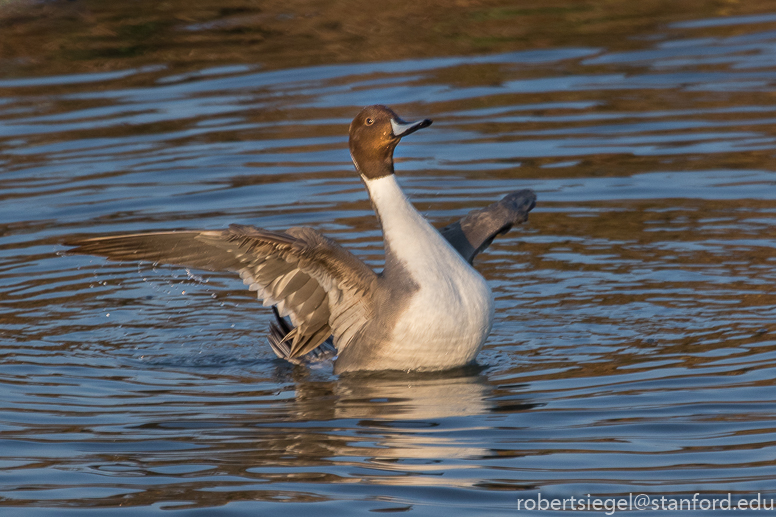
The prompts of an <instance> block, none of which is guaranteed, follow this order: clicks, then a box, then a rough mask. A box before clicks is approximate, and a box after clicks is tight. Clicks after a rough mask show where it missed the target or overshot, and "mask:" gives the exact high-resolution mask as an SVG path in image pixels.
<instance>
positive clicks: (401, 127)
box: [391, 118, 431, 138]
mask: <svg viewBox="0 0 776 517" xmlns="http://www.w3.org/2000/svg"><path fill="white" fill-rule="evenodd" d="M430 125H431V121H430V120H429V119H423V120H418V121H417V122H404V121H403V120H401V119H393V118H392V119H391V128H392V129H393V136H395V137H396V138H402V137H405V136H407V135H409V134H410V133H414V132H415V131H417V130H418V129H423V128H424V127H428V126H430Z"/></svg>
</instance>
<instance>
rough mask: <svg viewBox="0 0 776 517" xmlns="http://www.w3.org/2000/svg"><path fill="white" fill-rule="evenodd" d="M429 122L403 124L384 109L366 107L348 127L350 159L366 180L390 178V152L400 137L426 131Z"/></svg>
mask: <svg viewBox="0 0 776 517" xmlns="http://www.w3.org/2000/svg"><path fill="white" fill-rule="evenodd" d="M430 125H431V121H430V120H428V119H424V120H419V121H417V122H404V121H403V120H402V119H400V118H399V116H398V115H397V114H396V113H394V112H393V111H392V110H391V109H390V108H388V107H386V106H380V105H376V106H367V107H366V108H364V109H362V110H361V112H360V113H359V114H358V115H356V118H354V119H353V122H351V123H350V156H351V157H352V158H353V163H354V164H355V165H356V170H357V171H358V172H359V173H361V175H362V176H364V177H365V178H367V179H376V178H382V177H383V176H388V175H389V174H393V150H394V149H395V148H396V144H398V143H399V140H401V138H402V137H405V136H407V135H409V134H410V133H414V132H415V131H417V130H418V129H421V128H424V127H428V126H430Z"/></svg>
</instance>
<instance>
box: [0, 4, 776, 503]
mask: <svg viewBox="0 0 776 517" xmlns="http://www.w3.org/2000/svg"><path fill="white" fill-rule="evenodd" d="M699 12H700V11H699ZM502 14H503V13H502ZM703 14H705V11H703ZM544 15H545V14H542V16H544ZM512 16H517V14H514V13H513V14H512ZM30 23H32V22H30ZM36 23H37V22H36ZM192 23H193V22H192ZM278 23H279V22H278ZM634 25H636V26H638V28H639V30H642V31H646V32H643V33H639V34H638V37H634V38H632V39H629V40H628V41H627V44H624V43H623V42H622V41H614V40H612V42H611V44H610V45H606V44H602V43H601V42H598V44H596V45H591V44H590V43H591V39H590V38H585V37H583V36H581V35H579V34H578V35H577V36H578V37H577V38H576V39H575V37H574V34H571V36H569V37H567V38H566V39H567V40H568V41H566V40H561V39H558V40H553V42H552V44H551V45H547V48H534V47H531V46H528V45H522V44H521V43H520V41H518V40H515V43H514V44H513V45H512V47H513V48H511V49H501V48H497V49H494V50H499V51H493V52H481V53H468V52H466V53H464V52H462V53H461V54H459V55H450V54H449V53H442V52H440V53H439V54H438V55H436V56H429V55H426V54H422V53H416V54H415V55H414V57H410V56H409V55H411V54H412V52H411V50H407V51H406V52H407V53H408V57H403V58H397V59H393V60H387V59H376V60H373V61H369V60H366V59H358V60H357V61H358V62H350V63H348V62H340V61H339V60H336V59H331V60H330V62H328V63H326V62H325V61H326V60H325V56H323V58H322V57H321V56H319V55H316V56H315V58H314V59H313V58H312V57H311V58H310V61H311V64H310V65H309V66H293V67H289V66H286V67H283V66H279V65H277V63H275V65H274V66H262V65H260V64H258V63H257V64H251V63H245V62H241V61H239V60H236V59H235V60H231V61H228V60H227V61H224V62H223V63H220V64H215V63H211V64H210V65H208V66H201V67H199V68H197V67H196V66H194V67H193V68H191V69H188V70H185V71H180V70H177V69H175V67H170V66H168V65H167V64H166V63H164V62H163V61H161V60H158V61H157V62H156V63H151V64H149V63H142V64H138V66H129V67H126V68H123V69H113V70H104V71H80V72H74V73H50V74H48V75H44V76H40V75H34V74H29V75H26V76H24V75H20V74H19V73H14V74H8V75H7V76H4V77H3V78H0V92H1V93H2V95H1V97H0V236H2V238H1V239H0V393H2V394H1V395H0V467H2V468H0V506H2V507H3V509H2V514H3V515H9V516H15V515H35V516H48V515H90V514H95V515H110V514H112V513H119V512H120V513H122V514H123V515H153V514H157V513H159V514H161V513H162V512H161V511H162V510H167V511H170V510H174V511H176V512H182V513H184V514H186V515H188V514H191V515H256V514H257V512H259V513H262V512H266V513H269V512H288V513H289V514H301V513H305V514H307V513H309V512H311V511H313V512H315V514H316V515H327V514H331V515H350V514H354V515H361V514H362V513H363V512H364V511H367V510H368V511H375V512H383V511H391V512H394V511H402V512H409V513H416V514H418V515H424V516H425V515H445V516H449V515H515V514H516V513H517V509H516V501H517V499H518V498H530V497H534V498H535V497H536V495H537V493H539V492H541V494H542V495H543V496H544V497H568V496H571V495H574V496H581V495H586V494H593V495H596V496H601V497H607V496H609V497H627V496H628V494H629V493H633V494H637V493H645V494H650V495H654V496H657V497H659V496H671V497H674V496H675V497H685V496H687V495H688V494H689V495H692V494H693V493H696V492H699V493H701V494H704V495H706V496H708V497H712V496H714V497H716V496H726V495H727V494H728V493H732V494H733V497H734V498H751V497H755V496H756V495H757V493H761V494H762V495H763V496H764V497H765V496H768V497H771V496H776V493H774V486H773V479H774V477H776V432H775V431H774V429H776V403H775V402H774V397H773V393H774V381H773V379H774V377H776V340H774V337H773V334H774V332H776V325H774V320H775V318H776V308H775V307H776V293H775V291H774V283H775V282H776V273H775V272H774V271H776V253H774V247H776V239H775V237H776V188H774V185H776V172H774V170H773V164H774V153H775V152H776V134H775V133H774V130H773V127H774V122H775V121H776V109H775V108H774V106H773V96H774V93H776V90H775V89H774V79H775V78H776V75H774V65H775V64H776V13H770V14H767V15H763V14H758V15H756V16H755V15H740V16H714V17H712V16H700V15H699V16H697V17H695V18H692V17H687V16H686V13H683V17H682V18H681V19H680V18H679V17H678V16H677V19H676V20H674V21H671V20H664V19H663V18H659V19H655V20H653V23H652V25H649V26H646V25H644V24H636V23H635V22H634ZM644 27H647V28H646V29H645V28H644ZM653 27H654V28H653ZM191 30H192V32H193V33H196V32H197V31H198V30H205V29H203V28H202V27H197V26H194V27H191ZM582 32H584V31H582V30H580V34H581V33H582ZM186 34H189V33H186ZM186 37H189V36H186ZM235 44H236V43H235ZM624 47H628V48H624ZM90 48H92V47H90ZM468 50H471V48H469V49H468ZM502 50H503V51H502ZM378 56H379V54H378ZM19 66H20V67H21V65H19ZM20 69H23V67H22V68H20ZM17 72H18V69H17ZM377 102H379V103H384V104H388V105H391V106H393V107H394V108H395V109H396V110H397V111H398V112H399V113H400V114H402V115H403V116H405V118H407V119H412V118H414V117H429V118H432V119H434V125H433V126H432V127H431V128H429V129H427V130H424V131H421V132H418V133H416V134H414V135H412V137H411V138H408V139H406V140H405V141H403V142H402V143H401V145H400V146H399V148H398V149H397V174H398V175H399V178H400V182H401V184H402V186H403V187H404V188H405V190H406V191H407V193H408V194H409V195H410V196H411V198H412V200H413V201H414V203H415V205H416V206H417V207H418V208H419V209H420V210H421V211H422V212H423V213H424V214H425V215H426V217H428V218H429V219H430V220H431V221H432V222H433V223H434V224H436V225H439V226H441V225H444V224H446V223H448V222H450V221H451V220H454V219H455V218H458V217H461V216H463V215H464V214H466V213H467V211H468V210H471V209H474V208H478V207H481V206H483V205H485V204H487V203H489V202H492V201H494V200H497V199H499V198H500V197H501V196H502V195H503V194H505V193H507V192H510V191H513V190H517V189H522V188H532V189H534V190H535V191H536V192H537V194H538V197H539V201H538V205H537V208H536V209H535V210H534V212H533V213H532V214H531V218H530V220H529V222H528V223H527V224H525V225H523V226H521V227H519V228H516V229H515V230H513V231H512V232H511V233H509V234H508V235H506V236H505V237H502V238H500V239H499V240H497V241H496V242H495V243H494V245H493V246H492V247H491V248H490V249H489V250H488V252H487V253H485V254H483V255H481V256H480V257H479V258H478V260H477V263H476V266H477V268H478V269H479V270H480V271H481V272H482V273H483V274H484V275H485V277H486V278H487V279H488V280H489V281H490V283H491V286H492V288H493V291H494V294H495V296H496V303H497V316H496V320H495V324H494V328H493V332H492V335H491V337H490V339H489V340H488V342H487V344H486V346H485V348H484V350H483V351H482V353H481V354H480V356H479V361H478V363H479V364H478V365H477V366H475V367H472V368H467V369H464V370H460V371H454V372H447V373H440V374H425V375H407V374H380V375H369V376H346V377H337V376H334V375H333V374H332V373H331V367H330V365H325V364H324V365H319V366H316V367H313V368H311V369H303V368H294V367H291V366H289V365H286V364H283V363H281V362H279V361H277V360H276V359H275V358H274V355H273V354H272V352H271V350H270V349H269V347H268V346H267V344H266V342H265V339H264V332H265V330H266V328H267V325H268V323H269V321H270V313H269V311H268V310H266V309H264V308H262V307H261V304H259V303H258V302H257V301H256V300H254V299H253V297H252V293H250V292H248V291H247V290H244V289H243V286H242V284H241V282H240V281H239V279H236V278H233V277H231V276H229V275H226V274H223V275H222V274H213V273H203V272H200V271H187V270H185V269H180V268H168V267H153V266H151V265H147V264H141V265H138V264H129V263H127V264H116V263H108V262H105V261H104V260H102V259H100V258H92V257H84V256H69V255H66V254H63V252H64V251H65V248H64V247H63V246H62V245H61V242H62V241H64V240H65V239H68V238H73V237H75V236H86V235H92V234H107V233H114V232H134V231H140V230H155V229H178V228H208V229H215V228H221V227H224V226H225V225H227V224H229V223H241V224H252V225H256V226H261V227H265V228H270V229H279V230H282V229H284V228H286V227H288V226H292V225H310V226H313V227H314V228H316V229H318V230H320V231H322V232H324V233H326V234H327V235H329V236H332V237H334V238H336V239H337V240H338V241H340V242H341V243H343V244H344V245H345V246H347V247H348V248H349V249H351V250H353V251H354V252H355V253H357V254H358V255H359V256H361V257H362V258H363V259H364V260H366V261H367V262H368V263H369V264H370V265H372V266H374V267H375V268H377V269H379V268H380V267H381V260H382V241H381V235H380V232H379V228H378V225H377V221H376V219H375V218H374V215H373V212H372V210H371V207H370V205H369V202H368V198H367V196H366V193H365V192H364V189H363V187H362V185H361V182H360V180H359V179H358V178H357V176H356V175H355V173H354V172H353V170H352V165H351V164H350V158H349V156H348V152H347V135H346V133H347V126H348V124H349V122H350V119H351V118H352V117H353V116H354V114H355V113H357V111H358V110H359V109H360V107H361V106H363V105H366V104H371V103H377ZM311 503H314V504H312V505H311ZM635 513H641V512H635ZM698 513H699V514H700V513H704V512H700V511H698Z"/></svg>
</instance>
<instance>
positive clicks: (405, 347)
mask: <svg viewBox="0 0 776 517" xmlns="http://www.w3.org/2000/svg"><path fill="white" fill-rule="evenodd" d="M365 183H366V184H367V188H368V190H369V193H370V195H371V197H372V201H373V203H374V205H375V208H376V209H377V212H378V214H379V216H380V220H381V223H382V227H383V234H384V238H385V240H386V243H388V244H389V246H390V249H391V252H392V253H393V255H394V256H395V258H396V259H398V260H400V261H401V262H402V263H403V265H404V267H405V268H406V270H407V272H408V273H409V274H410V276H411V277H412V279H413V280H414V282H415V283H416V284H417V285H418V286H419V287H420V289H419V290H418V291H417V292H416V293H414V294H413V296H412V298H411V301H410V303H409V306H408V307H406V308H405V309H404V310H403V312H402V316H401V318H400V320H399V322H398V325H397V326H396V328H395V330H394V335H393V339H392V342H393V346H394V347H395V354H397V355H399V356H400V357H401V361H402V362H405V361H406V362H408V363H411V366H408V368H424V365H425V367H429V368H449V367H454V366H459V365H463V364H466V363H468V362H470V361H472V360H473V359H474V357H475V356H476V355H477V352H479V350H480V348H481V347H482V345H483V343H484V342H485V339H486V338H487V336H488V334H489V333H490V328H491V325H492V322H493V295H492V293H491V291H490V287H488V284H487V282H486V281H485V279H484V278H483V277H482V276H481V275H480V274H479V273H478V272H477V271H475V270H474V268H472V267H471V266H470V265H469V264H468V263H467V262H466V261H465V260H464V259H463V257H461V255H460V254H459V253H458V252H457V251H456V250H455V249H454V248H453V247H452V246H451V245H450V244H449V243H448V242H447V241H446V240H445V239H444V237H442V236H441V235H440V234H439V232H438V231H437V230H436V229H434V227H432V226H431V225H430V224H429V223H428V221H426V220H425V219H424V218H423V217H422V216H421V215H420V214H419V213H418V212H417V210H415V208H414V207H413V206H412V204H411V203H410V202H409V200H408V199H407V197H406V196H405V195H404V193H403V192H402V191H401V189H400V188H399V185H398V183H397V182H396V178H395V176H394V175H389V176H385V177H382V178H378V179H374V180H368V179H367V180H365ZM398 359H399V357H397V360H398Z"/></svg>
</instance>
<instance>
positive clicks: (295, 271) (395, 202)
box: [65, 105, 536, 374]
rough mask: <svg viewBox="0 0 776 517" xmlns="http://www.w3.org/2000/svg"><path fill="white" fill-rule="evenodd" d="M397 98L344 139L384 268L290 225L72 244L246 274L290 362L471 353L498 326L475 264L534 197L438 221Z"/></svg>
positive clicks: (429, 366)
mask: <svg viewBox="0 0 776 517" xmlns="http://www.w3.org/2000/svg"><path fill="white" fill-rule="evenodd" d="M431 123H432V121H431V120H429V119H422V120H418V121H415V122H405V121H404V120H403V119H401V118H400V117H399V116H398V115H397V114H396V113H395V112H394V111H393V110H392V109H391V108H389V107H387V106H383V105H374V106H367V107H365V108H363V109H362V110H361V111H360V112H359V113H358V114H357V115H356V116H355V118H354V119H353V121H352V122H351V124H350V128H349V141H348V146H349V149H350V155H351V158H352V161H353V164H354V165H355V169H356V172H357V173H358V174H359V176H360V178H361V180H362V181H363V183H364V185H365V187H366V190H367V192H368V194H369V198H370V200H371V203H372V208H373V210H374V212H375V214H376V216H377V219H378V221H379V225H380V228H381V230H382V234H383V242H384V248H385V259H384V261H385V262H384V267H383V269H382V271H380V272H376V271H375V270H374V269H372V268H371V267H370V266H368V265H367V264H366V263H364V262H363V261H362V260H361V259H359V258H358V257H357V256H355V255H354V254H353V253H351V252H350V251H348V250H347V249H345V248H344V247H342V246H341V245H339V244H338V243H337V242H336V241H334V240H333V239H330V238H328V237H326V236H325V235H323V234H322V233H320V232H319V231H317V230H315V229H314V228H311V227H292V228H288V229H287V230H285V231H275V230H267V229H264V228H257V227H254V226H246V225H239V224H232V225H230V226H229V227H228V228H226V229H223V230H184V231H161V232H150V233H149V232H146V233H132V234H119V235H108V236H100V237H88V238H76V239H73V240H70V241H68V242H66V243H65V245H67V246H69V247H70V249H69V252H70V253H75V254H88V255H96V256H101V257H105V258H107V259H108V260H113V261H122V262H151V263H154V264H164V265H172V266H180V267H185V268H191V269H201V270H206V271H222V272H223V271H228V272H233V273H236V274H238V275H239V276H240V278H241V279H242V281H243V283H245V284H246V285H247V286H248V288H249V289H250V290H251V291H255V292H256V294H257V297H258V299H259V300H261V301H262V302H263V304H264V305H265V306H271V307H272V311H273V313H274V320H275V321H274V322H273V323H271V324H270V329H269V334H268V341H269V344H270V347H271V349H272V350H273V352H274V353H275V355H276V356H277V357H278V358H280V359H281V360H284V361H288V362H290V363H293V364H305V363H309V362H310V361H312V360H314V359H317V358H321V357H330V358H331V359H332V360H333V363H334V373H335V374H342V373H348V372H360V371H378V370H403V371H408V372H409V371H439V370H448V369H454V368H458V367H463V366H466V365H469V364H471V363H473V362H475V358H476V357H477V355H478V353H479V352H480V350H481V349H482V347H483V345H484V343H485V341H486V339H487V337H488V335H489V334H490V331H491V328H492V326H493V319H494V305H495V304H494V298H493V293H492V292H491V289H490V287H489V286H488V283H487V281H486V280H485V278H483V276H482V275H481V274H480V273H479V272H477V270H476V269H474V267H473V260H474V258H475V257H476V256H477V255H478V254H479V253H480V252H482V251H483V250H484V249H486V248H487V247H488V246H489V245H490V244H491V242H492V241H493V239H494V238H495V237H497V236H498V235H501V234H504V233H506V232H507V231H509V230H510V229H511V228H512V227H513V226H514V225H517V224H520V223H523V222H525V221H526V220H527V218H528V213H529V212H530V211H531V210H532V209H533V208H534V206H535V205H536V194H535V193H534V192H533V191H532V190H529V189H525V190H519V191H515V192H512V193H510V194H508V195H506V196H505V197H504V198H502V199H501V200H499V201H497V202H495V203H492V204H491V205H489V206H487V207H485V208H482V209H476V210H473V211H471V212H470V213H469V214H467V215H466V216H465V217H463V218H461V219H460V220H458V221H455V222H453V223H452V224H449V225H447V226H445V227H444V228H442V229H441V230H437V229H436V228H435V227H434V226H432V225H431V224H430V223H429V221H428V220H426V219H425V218H424V217H423V216H422V215H421V214H420V212H418V210H417V209H416V208H415V207H414V206H413V204H412V203H411V202H410V200H409V199H408V197H407V196H406V195H405V194H404V192H403V191H402V189H401V187H400V185H399V183H398V181H397V179H396V175H395V170H394V157H393V156H394V150H395V148H396V146H397V144H398V143H399V142H400V141H401V139H402V138H404V137H406V136H408V135H410V134H412V133H414V132H416V131H418V130H421V129H423V128H426V127H428V126H430V125H431Z"/></svg>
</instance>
